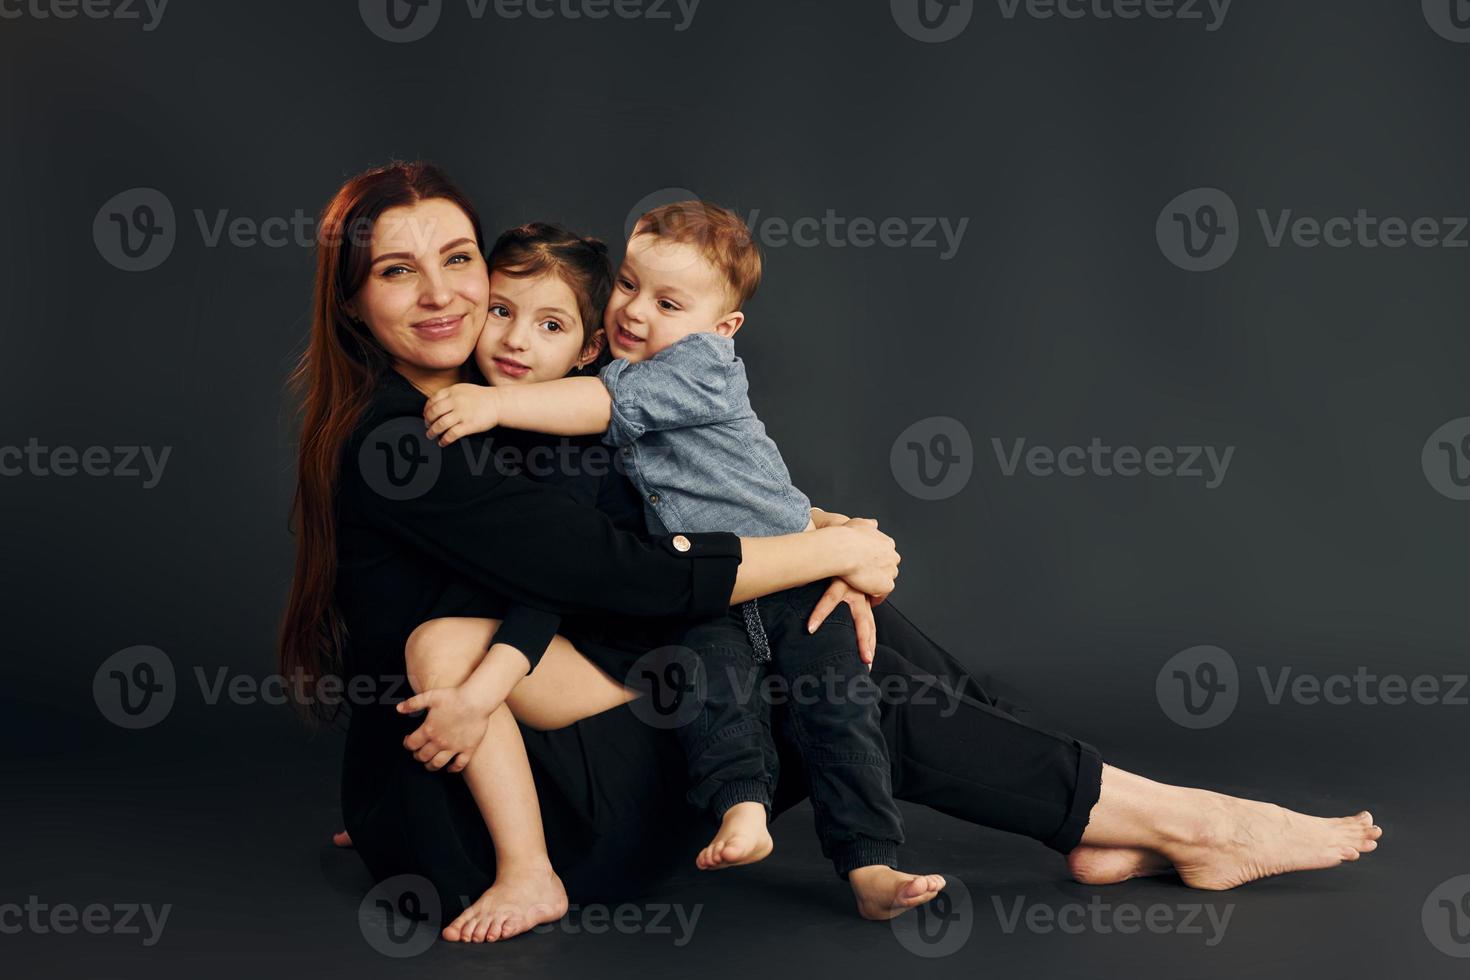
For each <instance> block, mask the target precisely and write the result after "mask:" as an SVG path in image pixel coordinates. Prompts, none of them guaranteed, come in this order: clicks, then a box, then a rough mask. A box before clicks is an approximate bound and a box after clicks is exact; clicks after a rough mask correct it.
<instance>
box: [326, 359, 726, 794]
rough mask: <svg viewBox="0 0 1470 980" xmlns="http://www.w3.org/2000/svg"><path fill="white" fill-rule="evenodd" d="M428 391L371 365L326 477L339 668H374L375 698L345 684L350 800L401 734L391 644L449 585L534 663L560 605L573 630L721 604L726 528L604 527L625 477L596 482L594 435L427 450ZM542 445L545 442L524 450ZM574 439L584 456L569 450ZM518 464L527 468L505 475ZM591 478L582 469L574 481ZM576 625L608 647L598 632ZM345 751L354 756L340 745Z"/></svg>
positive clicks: (506, 438) (399, 671)
mask: <svg viewBox="0 0 1470 980" xmlns="http://www.w3.org/2000/svg"><path fill="white" fill-rule="evenodd" d="M426 400H427V399H426V398H425V396H424V395H423V394H422V393H421V392H419V391H418V390H417V389H416V388H414V387H413V385H411V384H410V383H409V382H408V381H407V379H405V378H403V377H402V376H401V375H399V374H398V373H397V372H389V373H388V374H387V375H385V376H384V377H383V378H382V379H381V380H380V382H379V385H378V389H377V391H376V392H375V394H374V398H373V401H372V403H371V405H370V407H369V409H368V411H367V412H366V413H365V415H364V417H363V419H362V421H361V422H360V423H359V424H358V426H357V428H356V430H355V431H354V433H353V436H352V438H351V439H350V440H349V442H348V445H347V447H346V449H345V451H344V455H343V459H342V467H341V472H340V475H339V478H338V484H339V489H338V494H337V555H338V571H337V587H336V600H337V606H338V609H339V611H340V612H341V614H342V616H343V619H344V620H345V622H346V626H347V632H348V648H347V651H346V664H345V668H346V673H347V675H348V677H349V678H364V677H365V678H372V679H373V680H374V681H375V682H376V683H377V685H378V689H379V690H380V691H381V694H382V698H381V700H382V701H383V703H376V702H375V699H373V698H370V697H369V698H364V697H362V696H361V695H358V694H356V693H355V691H354V689H353V688H351V687H349V691H354V693H353V702H354V706H353V709H352V720H351V724H350V727H349V738H348V754H349V758H348V759H347V760H345V761H346V764H347V770H348V771H347V773H346V778H345V779H344V796H350V795H351V794H352V789H353V787H352V785H351V784H353V783H354V781H355V777H354V776H353V772H354V770H356V772H357V773H358V775H359V776H360V777H361V780H357V781H358V782H359V785H358V787H357V788H358V789H363V790H365V789H367V788H368V785H367V784H366V783H363V782H362V780H366V781H368V782H370V780H371V777H370V772H371V770H372V769H373V764H372V759H371V754H370V753H371V752H376V751H378V750H379V748H381V747H382V746H384V745H386V741H385V740H386V739H388V738H392V739H393V740H394V741H396V740H397V739H399V738H401V737H402V735H403V734H404V732H403V731H400V729H401V728H402V727H403V723H404V722H405V721H408V719H401V718H400V716H398V715H397V714H396V713H395V712H393V710H392V707H391V704H392V703H396V702H397V701H399V700H401V699H402V698H404V697H407V696H408V695H409V694H410V693H411V692H410V691H408V690H407V689H406V687H405V686H404V685H403V683H402V681H401V680H400V679H401V678H402V677H403V675H404V670H405V666H404V659H403V649H404V643H405V642H406V641H407V639H408V636H409V634H410V633H412V632H413V630H414V629H415V628H416V627H417V626H418V625H419V624H421V623H423V622H425V621H426V620H428V619H432V618H434V616H436V615H441V614H442V612H441V610H442V600H443V596H444V595H445V594H446V593H447V592H451V591H454V590H456V589H464V588H466V587H468V588H471V589H473V590H476V591H477V592H479V593H480V594H481V595H483V597H484V600H485V606H484V608H483V610H481V612H480V614H481V615H500V616H503V617H504V618H505V623H504V625H503V626H502V627H501V631H500V632H499V633H497V634H496V640H497V641H500V642H507V643H511V644H513V645H515V646H517V647H519V648H520V649H522V650H523V651H524V652H526V653H527V655H528V656H530V657H532V658H533V663H534V658H535V657H536V656H539V654H540V652H541V651H542V650H544V648H545V643H546V641H547V640H549V638H550V636H551V635H552V634H553V633H555V632H556V630H557V625H556V624H557V622H558V617H559V616H561V615H563V614H565V615H567V616H570V617H586V618H583V619H572V620H569V621H568V628H567V629H564V630H563V632H565V633H566V634H567V635H568V636H573V637H574V638H575V634H576V633H577V632H578V629H577V624H578V623H581V624H582V625H583V626H584V627H586V624H587V623H596V624H602V625H603V626H604V627H605V625H606V624H607V623H608V621H609V619H608V617H609V616H612V617H616V618H622V617H630V616H631V617H651V618H668V619H673V620H686V619H698V618H707V617H711V616H715V615H718V614H720V613H723V612H724V611H725V610H726V609H728V608H729V603H730V592H731V590H732V589H733V588H734V583H735V575H736V571H737V569H738V568H739V565H740V558H741V551H740V539H739V538H738V537H736V536H735V535H733V534H729V533H725V532H708V533H702V534H694V533H691V534H687V535H679V534H677V533H670V534H665V535H657V536H649V535H644V534H637V533H634V532H632V531H629V530H624V529H620V528H619V527H618V526H616V525H615V524H614V523H613V521H612V520H611V519H610V518H609V517H608V516H607V515H606V514H604V513H603V512H601V511H600V510H598V509H597V507H596V503H597V501H598V500H599V499H602V500H603V501H604V502H615V501H617V500H618V499H619V495H618V494H617V492H616V489H617V487H618V485H619V484H622V483H625V482H626V481H623V480H621V479H618V480H616V481H614V480H612V479H609V480H607V481H602V480H599V479H596V478H595V474H596V473H598V472H601V471H605V470H606V468H607V460H608V459H609V453H608V452H607V451H606V450H605V449H602V450H601V452H591V451H592V450H598V449H601V447H600V446H599V444H598V443H597V441H596V440H595V439H586V440H566V439H557V438H555V437H545V436H539V435H534V434H530V433H520V432H515V431H512V430H505V429H497V430H492V431H491V432H489V433H486V434H484V435H478V436H469V437H466V438H464V439H461V440H460V441H459V442H457V443H455V444H454V445H452V446H449V447H448V448H446V449H440V448H439V447H438V446H437V445H435V444H434V443H432V442H431V441H429V440H428V439H426V438H425V437H424V423H423V409H424V404H425V402H426ZM545 444H552V445H553V447H554V451H553V452H549V453H543V454H542V456H540V457H535V456H531V455H530V454H529V453H530V450H531V449H533V448H534V447H535V446H537V445H545ZM568 446H570V447H573V448H572V450H571V451H569V450H568V449H566V448H565V447H568ZM578 447H580V449H582V450H588V451H589V453H588V455H587V456H586V457H578V456H577V455H576V450H577V448H578ZM518 462H520V463H522V464H526V465H525V467H524V468H525V469H527V470H528V471H529V472H530V473H531V474H532V475H525V474H520V475H517V474H516V473H515V472H514V470H515V469H516V464H517V463H518ZM589 472H590V473H592V474H594V478H593V479H591V480H587V479H582V478H580V477H584V476H586V475H587V474H588V473H589ZM579 474H580V476H579ZM538 476H539V478H537V477H538ZM569 476H570V477H571V479H570V480H568V479H567V478H568V477H569ZM558 482H563V483H566V484H567V485H565V486H562V485H557V483H558ZM608 487H611V488H612V489H608ZM676 539H677V541H678V545H677V546H676V544H675V541H676ZM681 547H685V548H687V550H680V548H681ZM583 631H584V632H586V634H587V635H588V636H595V637H596V640H597V642H603V643H612V644H616V643H617V639H616V636H615V635H614V634H613V633H611V632H610V631H608V630H607V629H605V628H602V629H598V630H596V631H590V628H585V629H584V630H583ZM578 642H579V646H580V645H581V640H579V641H578ZM634 642H636V641H634ZM594 659H596V658H594ZM364 701H369V702H374V703H368V704H364V703H363V702H364ZM364 739H366V741H367V742H368V743H374V744H375V745H376V746H377V748H371V749H370V748H369V746H368V745H366V744H363V740H364ZM354 745H357V746H358V748H359V749H361V750H364V751H363V752H362V753H360V754H359V753H354V751H353V746H354ZM395 750H396V751H402V749H395ZM355 754H356V755H358V758H357V763H358V764H357V765H355V764H354V762H353V759H352V758H351V757H352V756H353V755H355ZM380 761H381V760H380ZM363 802H366V801H365V800H364V801H363Z"/></svg>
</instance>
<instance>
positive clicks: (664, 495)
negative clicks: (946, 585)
mask: <svg viewBox="0 0 1470 980" xmlns="http://www.w3.org/2000/svg"><path fill="white" fill-rule="evenodd" d="M760 276H761V261H760V254H759V251H758V250H757V248H756V246H755V243H754V242H753V241H752V240H751V237H750V233H749V230H748V229H747V228H746V227H745V225H744V223H743V222H742V221H741V220H740V219H739V218H738V217H737V216H736V215H734V214H733V213H731V212H730V211H728V210H726V209H724V208H720V207H717V206H714V205H711V204H707V203H704V202H698V201H686V202H681V203H678V204H671V205H667V206H665V207H661V208H657V209H655V210H653V211H650V212H649V213H647V214H645V215H643V217H642V218H640V219H639V221H638V223H637V225H636V226H635V227H634V230H633V234H632V237H631V238H630V239H629V241H628V248H627V256H626V258H625V260H624V262H623V265H622V267H621V269H619V271H618V274H617V276H616V278H615V282H614V286H613V291H612V296H611V298H610V300H609V301H608V304H607V308H606V312H605V314H604V317H603V326H604V330H605V334H606V340H607V344H608V348H609V351H610V353H611V354H612V356H613V357H614V358H615V360H613V361H612V363H610V364H609V365H608V366H607V367H606V368H605V369H603V371H602V372H601V374H600V376H599V377H597V378H590V377H584V378H568V379H564V380H559V381H549V382H545V383H541V384H534V385H520V386H513V387H511V386H506V387H501V388H485V387H477V386H470V385H457V386H455V388H454V389H452V394H451V396H450V397H449V398H448V399H446V400H445V405H444V411H443V414H441V415H440V416H439V417H438V418H436V419H434V420H433V424H432V425H431V426H430V428H429V433H428V434H429V436H430V437H431V438H437V437H439V436H441V435H444V434H446V433H448V435H445V438H444V441H443V442H442V443H441V444H448V442H452V441H454V440H455V439H457V438H459V437H460V436H462V435H465V434H468V433H471V432H483V431H486V430H488V429H490V428H492V427H494V426H496V425H503V426H509V427H512V428H517V429H526V430H532V431H540V432H546V433H551V434H559V435H578V434H584V433H604V432H605V435H604V437H603V439H604V442H606V443H608V444H609V445H611V446H613V447H616V448H617V449H618V450H619V451H620V453H621V454H622V457H623V462H624V463H625V464H626V469H627V472H628V475H629V477H630V479H631V480H632V482H633V484H634V485H635V486H636V488H637V489H638V491H639V492H640V494H641V495H642V498H643V502H644V511H645V517H646V519H647V523H648V525H649V529H650V531H652V532H655V533H659V534H664V533H668V530H669V529H677V530H679V531H704V530H712V531H713V530H719V531H730V532H734V533H736V534H740V535H749V536H764V535H780V534H789V533H793V532H797V531H802V530H806V529H808V528H809V527H810V526H811V521H810V516H809V515H810V503H809V501H808V500H807V498H806V497H805V496H804V495H803V494H802V493H801V491H800V490H798V489H796V487H794V486H793V485H792V483H791V477H790V474H789V473H788V471H787V468H786V465H785V463H784V461H783V460H782V459H781V454H780V452H779V450H778V449H777V448H776V445H775V443H774V442H772V441H771V439H770V438H769V437H768V436H767V435H766V432H765V427H764V426H763V425H762V424H761V422H760V420H759V419H758V418H757V417H756V415H755V413H754V411H753V410H752V408H751V405H750V400H749V396H748V390H747V384H746V378H745V368H744V365H743V364H742V362H741V360H740V359H739V358H738V357H736V356H735V353H734V344H733V340H732V338H733V337H734V335H735V333H736V332H737V331H738V330H739V329H740V327H741V325H742V324H743V323H744V320H745V315H744V313H742V312H741V307H742V306H743V305H744V304H745V302H746V301H747V300H749V299H750V297H751V296H752V295H753V294H754V292H755V290H756V287H757V285H758V284H759V282H760ZM825 587H826V583H814V584H812V585H808V586H804V587H801V588H797V589H789V590H786V591H785V592H780V593H776V594H774V595H771V596H766V597H763V598H761V599H759V600H753V601H751V602H747V603H744V604H743V605H741V606H738V607H734V608H732V609H731V610H730V613H729V614H728V615H727V616H726V617H724V618H721V619H719V620H716V621H711V622H707V623H700V624H697V625H695V626H693V627H692V628H691V629H689V631H688V632H687V633H685V635H684V637H683V639H682V641H681V642H682V644H683V645H684V646H686V647H688V648H690V649H691V650H693V651H695V652H696V654H697V655H698V657H699V661H700V664H701V666H702V670H703V673H704V681H705V691H704V697H703V699H702V703H701V706H700V710H699V714H698V715H697V717H695V719H694V720H693V721H691V722H689V723H688V724H685V725H683V726H682V727H681V728H680V729H679V735H680V738H681V740H682V742H683V745H684V748H685V752H686V755H687V757H688V759H689V766H690V776H691V785H692V789H691V791H690V799H691V801H692V802H693V803H694V804H695V805H697V806H699V807H701V808H702V809H705V810H707V811H708V812H710V813H711V814H712V815H713V816H714V817H715V818H716V819H719V820H720V821H721V825H720V830H719V832H718V833H717V834H716V835H715V837H714V839H713V840H712V841H711V842H710V845H709V846H708V847H706V848H705V849H704V850H703V851H702V852H701V853H700V855H699V857H698V860H697V862H696V863H697V864H698V866H699V867H700V868H705V869H709V868H721V867H730V866H734V865H739V864H748V863H751V862H753V861H758V860H761V859H762V858H764V857H766V855H768V854H769V853H770V851H771V849H772V842H771V837H770V833H769V830H768V829H767V822H768V819H769V815H770V807H771V802H772V794H773V791H774V788H775V781H776V775H777V773H776V767H775V759H776V752H775V748H774V746H773V745H772V744H771V738H770V723H769V705H768V704H766V703H765V700H764V698H762V697H761V696H760V694H759V693H757V692H759V690H760V688H761V686H762V685H761V683H760V681H762V680H763V678H764V677H765V676H766V673H767V671H772V672H774V673H776V674H777V675H779V676H780V677H781V678H782V679H783V680H784V681H786V684H785V685H784V686H785V688H786V690H788V691H790V692H791V698H790V704H791V716H792V724H791V725H790V730H791V732H792V733H793V734H794V737H795V740H796V742H797V744H798V747H799V748H800V751H801V754H802V758H803V761H804V763H805V765H806V768H807V771H808V777H809V782H810V792H811V800H812V806H813V809H814V811H815V815H816V824H817V833H818V836H819V839H820V841H821V845H822V852H823V854H824V855H826V856H827V857H828V858H830V859H831V860H832V862H833V865H834V867H835V869H836V871H837V873H838V875H839V876H841V877H842V878H844V879H847V880H849V882H850V883H851V884H852V886H853V889H854V891H855V893H857V896H858V900H859V908H860V911H862V913H863V914H864V915H868V916H870V917H874V918H887V917H889V916H891V915H892V914H894V912H896V911H898V909H896V908H874V907H868V905H867V904H866V902H865V900H867V899H870V898H871V897H872V895H874V894H878V893H883V894H888V895H892V894H894V893H895V892H894V889H893V888H892V885H893V881H892V879H893V876H894V875H895V874H896V872H895V871H893V870H891V869H894V868H896V859H897V851H898V845H899V844H900V843H901V842H902V840H903V827H902V820H901V817H900V815H899V812H898V809H897V807H896V806H895V804H894V801H893V794H892V784H891V778H890V768H889V760H888V755H887V749H886V746H885V743H884V740H883V734H882V731H881V729H880V724H879V710H878V698H877V691H876V687H875V685H874V684H873V682H872V680H871V678H869V676H868V672H867V668H866V665H865V664H864V663H863V662H862V660H861V658H860V656H859V654H858V651H857V640H856V635H855V632H854V627H853V622H852V619H851V618H850V617H849V616H847V615H846V614H845V608H844V607H842V606H839V607H838V609H837V610H835V611H834V612H833V614H832V615H831V616H830V617H829V618H828V619H827V620H826V622H824V623H823V624H822V625H821V626H820V627H818V628H817V629H816V630H815V631H814V632H810V633H809V632H808V630H807V629H806V626H805V624H806V620H807V616H808V614H809V613H810V611H811V609H812V607H813V606H814V605H815V604H816V602H817V600H818V598H819V597H820V596H821V595H822V593H823V592H824V591H825ZM819 675H820V677H821V678H822V680H823V681H824V682H825V684H824V685H813V684H812V683H810V682H811V680H812V679H814V678H815V677H817V676H819ZM803 678H805V679H806V683H802V679H803ZM819 691H820V693H819ZM903 877H908V876H903ZM880 882H881V883H882V884H881V886H880ZM940 887H942V885H941V886H940ZM914 891H915V894H917V892H918V891H922V889H916V890H914ZM905 904H908V903H905Z"/></svg>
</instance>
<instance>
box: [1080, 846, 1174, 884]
mask: <svg viewBox="0 0 1470 980" xmlns="http://www.w3.org/2000/svg"><path fill="white" fill-rule="evenodd" d="M1067 867H1068V868H1069V869H1071V872H1072V877H1073V878H1074V879H1076V880H1077V881H1080V882H1081V883H1082V884H1084V885H1116V884H1118V883H1119V882H1121V881H1127V880H1128V879H1130V878H1143V877H1147V876H1150V875H1164V874H1168V873H1169V872H1171V871H1173V870H1174V866H1173V865H1172V864H1170V863H1169V859H1168V858H1166V857H1164V855H1162V854H1160V853H1158V852H1157V851H1149V850H1145V849H1144V848H1141V847H1089V846H1087V845H1082V846H1080V847H1075V848H1073V849H1072V853H1070V854H1068V855H1067Z"/></svg>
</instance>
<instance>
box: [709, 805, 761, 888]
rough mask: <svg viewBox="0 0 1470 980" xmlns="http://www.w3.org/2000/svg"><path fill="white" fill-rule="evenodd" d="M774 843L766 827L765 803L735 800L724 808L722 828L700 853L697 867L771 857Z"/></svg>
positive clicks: (711, 868) (727, 865)
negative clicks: (734, 802) (728, 806)
mask: <svg viewBox="0 0 1470 980" xmlns="http://www.w3.org/2000/svg"><path fill="white" fill-rule="evenodd" d="M775 846H776V845H775V842H774V841H772V840H771V832H770V830H768V829H767V828H766V807H765V804H763V803H753V802H749V803H736V804H735V805H734V806H732V807H731V808H730V809H728V810H726V811H725V816H724V818H723V819H722V820H721V821H720V829H719V831H717V832H716V833H715V836H714V839H713V840H711V841H710V842H709V845H708V846H707V847H705V849H704V850H702V851H700V852H699V856H698V857H696V858H695V859H694V866H695V867H696V868H698V869H699V870H701V871H717V870H719V869H720V868H733V867H736V866H737V865H741V864H754V863H755V862H757V861H760V860H763V859H764V858H766V857H767V856H769V855H770V853H771V851H772V849H773V848H774V847H775Z"/></svg>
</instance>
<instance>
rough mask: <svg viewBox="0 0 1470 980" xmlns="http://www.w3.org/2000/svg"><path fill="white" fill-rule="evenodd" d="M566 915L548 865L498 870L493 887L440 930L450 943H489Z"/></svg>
mask: <svg viewBox="0 0 1470 980" xmlns="http://www.w3.org/2000/svg"><path fill="white" fill-rule="evenodd" d="M566 914H567V891H566V889H565V888H563V887H562V884H561V879H560V878H558V877H557V876H556V872H554V871H552V870H551V865H549V864H548V865H542V866H540V867H535V868H527V869H519V868H517V869H511V868H501V869H500V870H499V873H498V874H496V876H495V884H493V885H491V886H490V887H489V888H488V889H486V891H485V894H483V895H481V896H480V897H479V898H478V899H477V900H476V901H475V903H474V904H473V905H471V906H470V907H469V908H467V909H465V910H464V911H463V912H461V913H460V914H459V918H457V919H455V920H454V921H453V922H451V923H449V925H447V926H445V927H444V931H443V933H441V935H443V937H444V938H445V939H447V940H448V941H449V942H452V943H493V942H497V941H499V940H502V939H509V938H510V937H511V936H516V935H519V934H520V933H523V932H526V931H527V930H529V929H530V928H532V927H533V926H539V925H541V924H542V923H543V922H555V921H556V920H557V919H560V918H561V917H562V916H564V915H566Z"/></svg>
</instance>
